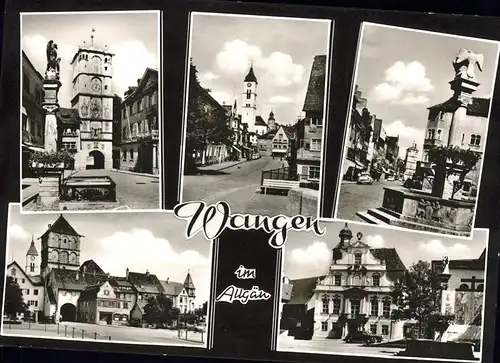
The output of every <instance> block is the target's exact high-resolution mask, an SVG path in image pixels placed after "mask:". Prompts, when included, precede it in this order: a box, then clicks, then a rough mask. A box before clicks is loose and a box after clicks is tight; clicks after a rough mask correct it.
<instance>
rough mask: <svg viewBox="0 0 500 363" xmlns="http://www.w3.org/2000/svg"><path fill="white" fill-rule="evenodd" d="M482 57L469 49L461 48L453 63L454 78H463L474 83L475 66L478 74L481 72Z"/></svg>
mask: <svg viewBox="0 0 500 363" xmlns="http://www.w3.org/2000/svg"><path fill="white" fill-rule="evenodd" d="M483 62H484V56H483V55H482V54H476V53H474V52H472V51H471V50H470V49H465V48H462V49H460V51H459V52H458V54H457V56H456V58H455V60H454V61H453V69H454V70H455V78H463V79H467V80H470V81H476V74H475V69H476V66H477V68H478V69H479V71H480V72H482V71H483Z"/></svg>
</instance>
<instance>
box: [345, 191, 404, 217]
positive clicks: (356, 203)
mask: <svg viewBox="0 0 500 363" xmlns="http://www.w3.org/2000/svg"><path fill="white" fill-rule="evenodd" d="M400 184H401V181H380V182H376V181H375V182H373V184H372V185H358V184H356V183H353V182H342V185H341V186H340V193H339V203H338V208H337V215H336V217H337V218H339V219H345V220H351V221H358V222H364V221H363V220H362V219H361V218H359V217H358V216H356V212H361V211H363V212H364V211H366V210H367V209H371V208H379V207H382V201H383V200H384V187H390V186H398V185H400Z"/></svg>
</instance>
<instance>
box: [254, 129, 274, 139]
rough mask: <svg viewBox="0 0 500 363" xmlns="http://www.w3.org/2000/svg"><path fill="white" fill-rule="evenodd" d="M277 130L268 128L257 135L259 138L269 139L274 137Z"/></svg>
mask: <svg viewBox="0 0 500 363" xmlns="http://www.w3.org/2000/svg"><path fill="white" fill-rule="evenodd" d="M277 132H278V130H270V131H268V132H266V133H265V134H263V135H259V136H258V137H259V139H269V140H272V139H273V138H274V136H275V135H276V133H277Z"/></svg>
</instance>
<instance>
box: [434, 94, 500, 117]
mask: <svg viewBox="0 0 500 363" xmlns="http://www.w3.org/2000/svg"><path fill="white" fill-rule="evenodd" d="M490 102H491V100H490V99H489V98H476V97H472V102H471V103H470V104H469V105H468V106H467V115H469V116H478V117H488V114H489V112H490ZM459 106H460V102H459V101H458V100H457V99H456V98H455V97H451V98H450V99H449V100H447V101H445V102H443V103H439V104H437V105H434V106H430V107H428V108H427V109H428V110H429V111H432V110H437V111H442V112H455V111H456V110H457V109H458V107H459Z"/></svg>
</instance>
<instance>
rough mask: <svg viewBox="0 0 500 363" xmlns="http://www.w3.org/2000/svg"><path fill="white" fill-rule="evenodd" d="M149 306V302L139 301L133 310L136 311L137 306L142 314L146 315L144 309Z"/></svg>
mask: <svg viewBox="0 0 500 363" xmlns="http://www.w3.org/2000/svg"><path fill="white" fill-rule="evenodd" d="M147 304H148V302H147V301H137V302H136V303H135V304H134V307H133V308H132V309H135V307H136V306H137V307H138V308H139V310H140V312H141V313H143V314H144V307H145V306H146V305H147Z"/></svg>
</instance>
